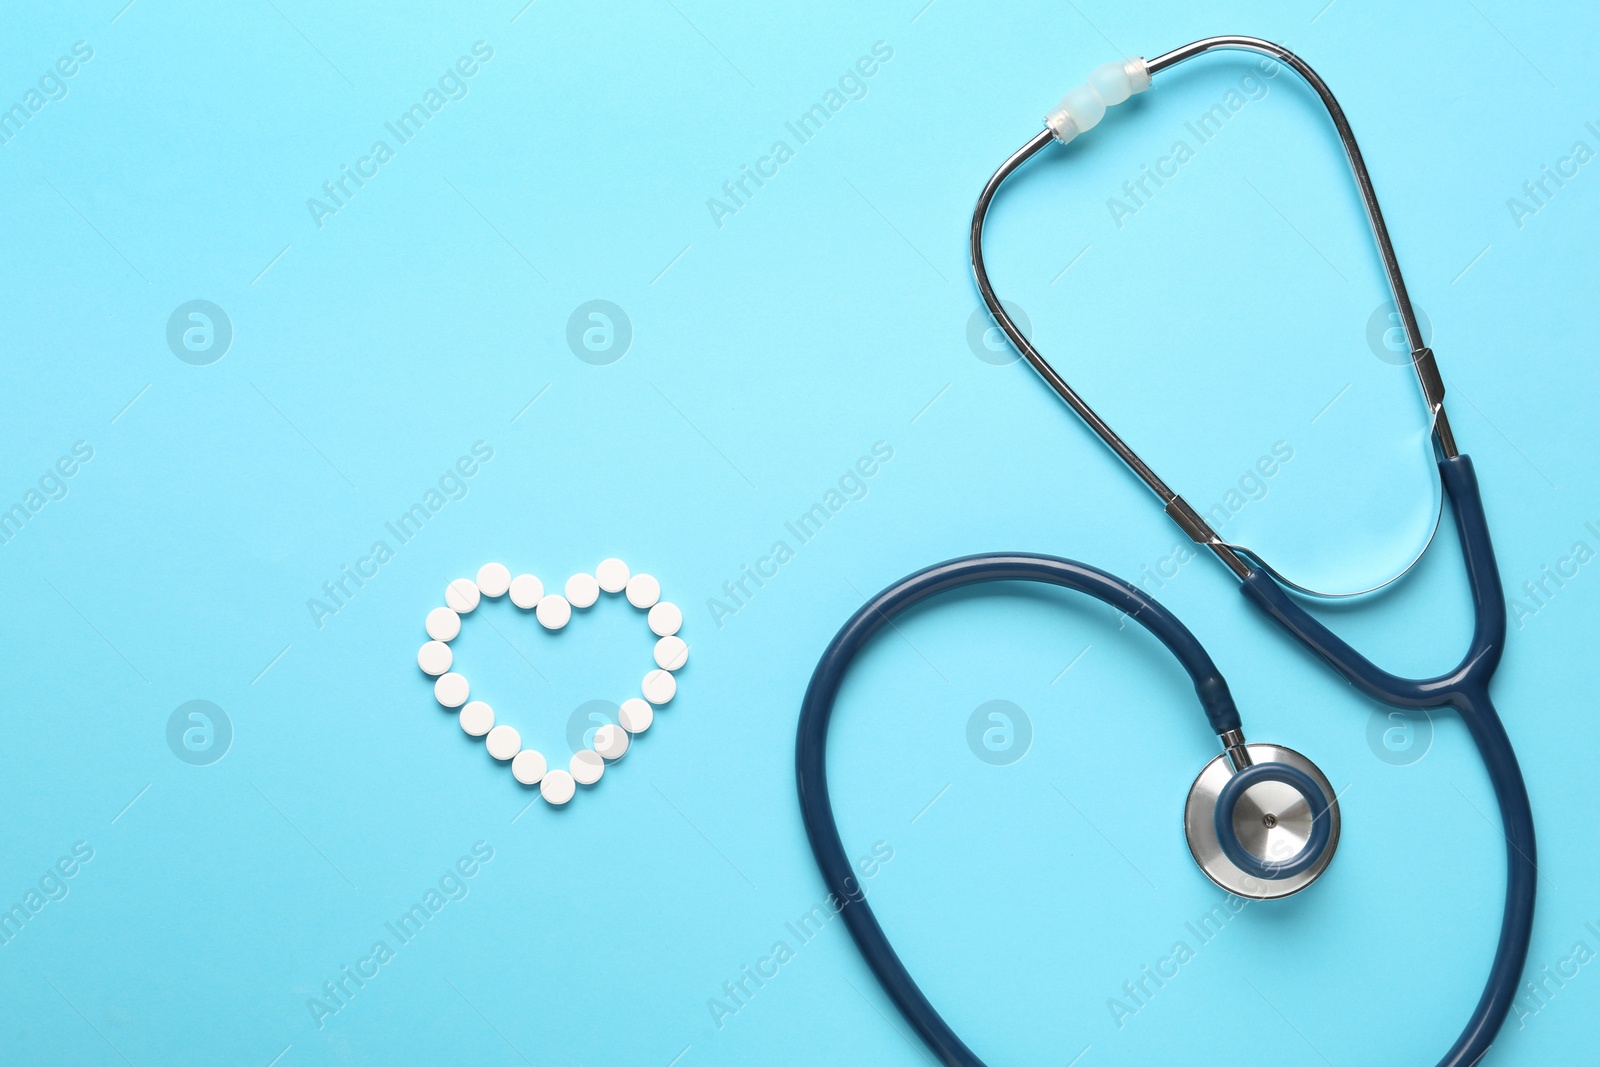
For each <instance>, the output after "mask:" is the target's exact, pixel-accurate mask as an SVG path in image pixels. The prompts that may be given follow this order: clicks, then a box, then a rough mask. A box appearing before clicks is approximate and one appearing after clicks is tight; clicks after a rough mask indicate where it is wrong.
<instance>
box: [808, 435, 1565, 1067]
mask: <svg viewBox="0 0 1600 1067" xmlns="http://www.w3.org/2000/svg"><path fill="white" fill-rule="evenodd" d="M1439 473H1440V478H1441V479H1442V481H1443V484H1444V487H1445V491H1446V493H1447V494H1448V496H1449V498H1450V502H1451V509H1452V514H1453V515H1454V516H1455V522H1456V528H1457V532H1458V534H1459V536H1460V540H1461V550H1462V555H1463V557H1464V559H1465V563H1466V570H1467V579H1468V583H1469V586H1470V588H1471V592H1472V602H1473V608H1474V613H1475V625H1474V628H1473V634H1472V641H1471V645H1470V648H1469V649H1468V652H1467V655H1466V656H1465V657H1464V658H1463V659H1462V661H1461V663H1460V665H1459V666H1457V667H1456V668H1455V669H1454V670H1452V671H1449V672H1448V673H1445V674H1441V675H1438V676H1436V677H1433V678H1423V679H1414V678H1402V677H1400V676H1398V675H1395V674H1391V673H1389V672H1388V671H1385V670H1383V669H1381V668H1380V667H1378V666H1377V665H1376V664H1374V663H1373V662H1372V661H1371V660H1369V659H1367V658H1366V657H1365V656H1363V655H1361V654H1360V653H1359V652H1357V651H1356V650H1355V649H1353V648H1352V647H1350V645H1349V644H1347V643H1346V642H1345V641H1344V640H1343V639H1342V638H1340V637H1338V636H1337V635H1335V634H1334V633H1333V632H1332V631H1331V630H1329V629H1328V628H1327V627H1326V626H1324V625H1323V624H1322V623H1320V622H1318V621H1317V620H1316V619H1315V618H1313V617H1312V616H1311V615H1310V614H1309V613H1308V612H1307V611H1306V610H1305V609H1304V608H1302V607H1300V605H1299V604H1297V603H1295V602H1294V601H1293V600H1292V599H1291V598H1290V596H1289V594H1288V593H1287V592H1286V591H1285V590H1284V589H1283V588H1282V587H1281V586H1279V585H1278V584H1277V583H1276V582H1275V581H1274V580H1273V579H1272V578H1271V577H1270V576H1269V575H1268V574H1267V573H1266V572H1265V571H1264V570H1255V571H1252V572H1251V574H1250V575H1249V576H1247V577H1246V578H1245V579H1244V580H1243V585H1242V588H1243V591H1244V593H1245V595H1246V596H1247V597H1248V598H1249V599H1250V600H1251V601H1252V602H1254V603H1255V604H1256V605H1257V606H1258V607H1260V608H1261V609H1262V610H1263V611H1265V612H1266V613H1267V614H1268V615H1269V616H1270V617H1271V618H1272V619H1273V620H1274V621H1275V622H1277V623H1278V625H1279V626H1281V627H1283V628H1284V629H1285V630H1287V631H1288V632H1289V633H1290V634H1291V635H1292V636H1293V637H1294V638H1295V639H1296V640H1298V641H1299V642H1300V643H1301V644H1303V645H1305V646H1306V647H1307V648H1309V649H1310V650H1311V651H1313V652H1315V653H1316V654H1317V655H1318V656H1320V657H1321V658H1322V659H1323V660H1324V661H1325V662H1326V663H1327V664H1328V665H1329V666H1331V667H1332V668H1333V669H1334V670H1335V671H1337V672H1338V673H1339V674H1340V675H1342V676H1343V677H1344V678H1345V679H1346V680H1347V681H1349V682H1350V684H1351V685H1353V686H1355V687H1356V688H1357V689H1359V690H1361V691H1362V692H1364V693H1366V694H1367V695H1368V696H1370V697H1372V698H1373V699H1375V700H1378V701H1381V702H1383V703H1385V704H1389V705H1391V706H1393V707H1396V708H1402V709H1407V710H1414V709H1440V708H1450V709H1453V710H1454V711H1455V712H1456V713H1457V714H1458V715H1460V716H1461V719H1462V721H1463V722H1464V723H1465V724H1466V726H1467V730H1468V732H1469V733H1470V734H1471V736H1472V740H1473V742H1474V743H1475V744H1476V745H1477V748H1478V752H1479V754H1480V755H1481V756H1482V758H1483V762H1484V767H1485V768H1486V769H1487V771H1488V773H1489V781H1490V783H1491V785H1492V786H1493V788H1494V792H1495V797H1496V799H1497V800H1498V802H1499V807H1500V818H1501V822H1502V824H1503V830H1504V834H1505V839H1506V899H1505V911H1504V915H1503V917H1502V920H1501V926H1500V940H1499V944H1498V945H1497V947H1496V948H1495V954H1494V962H1493V963H1492V964H1491V966H1490V969H1489V978H1488V982H1487V984H1486V985H1485V987H1484V990H1483V995H1482V996H1481V997H1480V998H1479V1000H1478V1004H1477V1007H1476V1008H1475V1009H1474V1010H1473V1012H1472V1015H1471V1017H1470V1018H1469V1019H1468V1021H1467V1025H1466V1027H1465V1028H1464V1029H1463V1030H1462V1031H1461V1035H1460V1036H1459V1037H1458V1038H1457V1039H1456V1041H1455V1044H1454V1045H1452V1046H1451V1048H1450V1051H1449V1052H1448V1053H1446V1054H1445V1057H1444V1058H1443V1059H1442V1060H1440V1061H1439V1067H1470V1065H1472V1064H1476V1063H1477V1062H1478V1061H1479V1060H1480V1059H1481V1058H1482V1057H1483V1056H1484V1054H1485V1053H1486V1052H1488V1050H1489V1046H1490V1045H1491V1044H1492V1043H1493V1041H1494V1038H1495V1035H1496V1034H1497V1033H1498V1032H1499V1030H1500V1026H1501V1024H1502V1023H1503V1022H1504V1021H1505V1017H1506V1013H1507V1012H1508V1011H1509V1010H1510V1007H1511V1003H1512V1001H1513V999H1514V998H1515V997H1516V994H1517V983H1518V980H1519V978H1520V976H1521V974H1522V968H1523V965H1524V963H1525V962H1526V960H1527V955H1528V945H1529V942H1530V940H1531V937H1532V932H1533V904H1534V888H1535V882H1536V879H1537V869H1536V866H1535V855H1536V853H1535V846H1534V834H1533V812H1532V809H1531V808H1530V806H1529V803H1528V790H1527V786H1526V784H1525V783H1524V782H1523V779H1522V771H1521V769H1520V767H1519V766H1518V764H1517V757H1516V753H1515V752H1514V751H1513V750H1512V747H1511V740H1510V738H1509V737H1508V736H1507V734H1506V731H1505V727H1504V726H1503V725H1502V724H1501V722H1500V717H1499V715H1498V714H1497V713H1496V712H1495V709H1494V705H1493V704H1492V703H1491V702H1490V700H1489V679H1490V677H1491V676H1492V675H1493V674H1494V671H1495V668H1496V667H1497V666H1499V663H1500V657H1501V653H1502V651H1503V650H1504V646H1505V636H1506V611H1505V600H1504V597H1503V596H1502V593H1501V586H1500V574H1499V568H1498V566H1497V565H1496V563H1495V556H1494V550H1493V547H1492V545H1491V544H1490V540H1489V526H1488V522H1487V520H1486V518H1485V516H1484V511H1483V500H1482V496H1481V494H1480V492H1479V490H1478V481H1477V476H1476V475H1475V474H1474V473H1473V469H1472V461H1471V459H1470V458H1468V457H1467V456H1456V457H1452V458H1450V459H1446V460H1442V461H1440V465H1439ZM1018 581H1022V582H1043V583H1046V584H1049V585H1056V586H1061V587H1063V588H1066V589H1072V590H1076V591H1077V592H1081V593H1085V594H1088V595H1089V596H1092V597H1094V598H1096V599H1098V600H1100V601H1102V602H1104V603H1106V604H1109V605H1111V606H1112V607H1114V608H1116V609H1118V610H1119V611H1122V612H1124V613H1125V614H1127V615H1128V616H1129V617H1130V618H1132V619H1134V620H1135V621H1136V622H1138V623H1139V624H1140V625H1142V626H1143V627H1145V629H1147V630H1149V631H1150V632H1151V633H1152V634H1154V635H1155V636H1156V637H1157V638H1158V639H1159V640H1160V641H1161V643H1162V644H1163V645H1165V646H1166V647H1167V649H1168V650H1169V651H1171V652H1172V654H1173V655H1174V656H1175V657H1176V658H1177V659H1178V661H1179V663H1180V664H1181V665H1182V666H1183V668H1184V670H1186V671H1187V672H1188V674H1189V676H1190V678H1191V679H1192V680H1193V681H1194V686H1195V692H1196V695H1197V696H1198V697H1199V700H1200V704H1201V707H1202V708H1203V709H1204V711H1205V713H1206V717H1207V719H1208V720H1209V722H1210V725H1211V728H1212V729H1213V730H1214V731H1215V732H1216V733H1218V734H1221V733H1223V732H1225V731H1227V730H1237V729H1239V712H1238V709H1237V707H1236V706H1235V704H1234V701H1233V697H1232V696H1231V695H1230V693H1229V691H1228V686H1227V683H1226V682H1225V681H1224V680H1223V679H1222V676H1221V674H1220V673H1218V671H1217V668H1216V665H1215V664H1214V663H1213V662H1212V660H1211V657H1210V656H1209V655H1208V654H1207V653H1206V651H1205V649H1204V648H1202V647H1201V645H1200V642H1199V641H1198V640H1197V639H1196V638H1195V637H1194V635H1193V634H1192V633H1190V631H1189V630H1188V629H1187V628H1186V627H1185V626H1184V625H1183V623H1182V622H1180V621H1179V620H1178V619H1177V617H1176V616H1174V615H1173V614H1172V613H1171V612H1169V611H1168V610H1167V609H1165V608H1164V607H1162V606H1161V605H1160V604H1159V603H1157V602H1156V601H1155V600H1153V599H1151V598H1150V597H1148V596H1146V595H1145V594H1144V593H1143V592H1141V591H1140V590H1138V589H1137V588H1135V587H1134V586H1132V585H1130V584H1128V583H1127V582H1125V581H1123V580H1122V579H1120V578H1117V577H1115V576H1113V575H1110V574H1107V573H1105V572H1104V571H1101V570H1098V569H1096V568H1094V567H1090V566H1088V565H1086V564H1082V563H1076V562H1073V561H1071V560H1066V559H1061V558H1058V557H1054V556H1041V555H1030V554H1026V553H1006V554H997V555H979V556H965V557H962V558H960V559H953V560H949V561H947V562H944V563H939V564H935V565H934V566H932V567H928V568H926V569H924V570H920V571H917V572H916V573H915V574H912V575H909V576H907V577H905V578H903V579H901V580H900V581H898V582H896V583H895V584H894V585H891V586H890V587H889V588H887V589H885V590H884V591H883V592H881V593H879V594H878V595H877V596H875V597H873V598H872V599H871V600H870V601H868V602H867V603H866V604H864V605H863V606H862V607H861V609H860V610H858V611H857V612H856V613H855V614H854V615H853V616H851V618H850V620H849V621H848V622H847V623H845V625H844V627H843V628H842V629H841V630H840V631H839V632H838V633H837V634H836V635H835V636H834V638H833V640H832V641H831V642H830V643H829V644H828V647H827V649H826V651H824V653H823V655H822V658H821V660H820V661H819V662H818V663H817V667H816V670H815V671H814V672H813V673H812V676H811V682H810V685H809V686H807V688H806V694H805V699H804V700H803V702H802V703H801V707H800V726H799V732H798V736H797V738H796V743H795V772H796V778H797V780H798V785H799V794H800V810H801V814H802V816H803V817H804V820H805V827H806V835H807V837H808V838H809V839H810V842H811V849H812V852H813V853H814V854H815V856H816V860H817V866H818V868H819V869H820V870H821V872H822V877H823V881H824V882H825V883H826V884H827V886H828V888H829V890H830V891H832V892H833V893H834V894H835V895H836V896H837V898H838V899H839V900H840V901H841V902H843V905H844V906H843V908H842V910H841V911H840V914H841V915H842V916H843V918H844V920H845V925H846V927H847V928H848V929H849V930H850V935H851V937H852V938H854V939H855V942H856V946H857V947H858V948H859V949H860V950H861V954H862V956H863V958H864V959H865V960H866V961H867V965H868V966H870V967H871V968H872V971H873V973H874V974H875V975H876V976H877V978H878V981H879V982H880V983H881V984H882V985H883V988H884V990H885V992H887V993H888V994H889V997H890V999H892V1000H893V1001H894V1002H895V1005H896V1006H897V1007H898V1008H899V1009H900V1012H901V1014H903V1015H904V1016H905V1018H906V1020H907V1021H908V1022H909V1023H910V1024H911V1025H912V1027H913V1028H914V1029H915V1030H916V1031H917V1033H918V1034H919V1035H921V1037H922V1039H923V1041H924V1042H925V1043H926V1044H927V1046H928V1048H929V1049H931V1050H932V1051H933V1053H934V1054H935V1055H936V1056H938V1057H939V1061H940V1062H941V1063H944V1064H947V1065H949V1067H984V1064H983V1061H982V1060H980V1059H978V1057H977V1056H976V1055H975V1054H974V1053H973V1052H972V1050H971V1049H969V1048H967V1046H966V1045H965V1044H964V1043H963V1042H962V1040H961V1039H960V1038H959V1037H958V1036H957V1035H956V1033H955V1031H954V1030H952V1029H951V1028H950V1026H949V1025H948V1024H947V1023H946V1022H945V1021H944V1019H943V1017H942V1016H940V1014H939V1012H938V1011H937V1010H936V1009H935V1008H934V1007H933V1005H932V1004H931V1003H930V1002H929V1001H928V998H927V997H926V996H925V995H924V994H923V992H922V990H921V989H920V988H919V987H918V986H917V983H916V981H915V980H913V979H912V977H911V974H910V972H908V971H907V970H906V967H905V965H904V964H903V963H902V962H901V961H900V957H899V956H898V955H897V954H896V953H895V951H894V948H893V947H892V946H891V945H890V944H889V939H888V937H887V936H886V935H885V934H884V932H883V928H882V927H881V926H880V925H879V924H878V920H877V917H876V916H875V915H874V914H873V912H872V907H871V905H869V904H868V903H867V901H866V899H865V895H864V893H863V890H862V887H861V885H860V883H859V881H858V880H857V879H856V877H855V874H854V872H853V870H852V868H851V865H850V860H849V858H848V857H847V855H846V854H845V849H844V843H843V841H842V840H841V839H840V837H839V829H838V826H837V824H836V822H835V820H834V814H833V803H832V801H831V800H830V799H829V795H828V772H827V740H828V724H829V721H830V719H831V717H832V714H833V706H834V702H835V700H836V699H837V697H838V694H839V687H840V685H841V684H842V683H843V681H844V677H845V674H846V672H847V671H848V669H849V667H850V664H851V663H852V661H853V660H854V659H855V657H856V655H857V653H859V652H860V651H861V649H862V647H863V646H865V645H866V643H867V642H868V641H869V640H870V639H871V638H872V636H873V635H874V634H875V633H877V632H878V630H879V629H881V628H882V627H883V626H884V625H886V624H888V623H889V621H890V620H892V619H893V618H894V617H895V616H897V615H900V614H902V613H903V612H905V611H907V610H909V609H910V608H912V607H914V606H915V605H917V604H919V603H921V602H923V601H925V600H927V599H929V598H930V597H934V596H937V595H939V594H941V593H945V592H949V591H951V590H954V589H958V588H961V587H963V586H969V585H974V584H980V583H988V582H1018Z"/></svg>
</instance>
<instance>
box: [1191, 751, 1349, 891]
mask: <svg viewBox="0 0 1600 1067" xmlns="http://www.w3.org/2000/svg"><path fill="white" fill-rule="evenodd" d="M1244 751H1245V752H1246V753H1248V755H1249V759H1250V763H1249V764H1248V765H1247V766H1244V767H1235V765H1234V759H1233V757H1232V756H1230V755H1229V754H1228V753H1222V754H1219V755H1218V756H1217V757H1216V758H1215V759H1213V760H1212V761H1211V762H1210V763H1207V764H1206V765H1205V767H1204V768H1203V769H1202V770H1201V771H1200V774H1199V776H1198V777H1196V778H1195V780H1194V785H1192V786H1190V787H1189V799H1188V801H1187V803H1185V805H1184V810H1183V832H1184V836H1185V837H1187V838H1188V841H1189V852H1190V854H1191V855H1193V856H1194V861H1195V862H1196V863H1197V864H1199V865H1200V869H1201V870H1202V871H1204V872H1205V875H1206V877H1207V878H1209V879H1211V880H1212V881H1213V882H1215V883H1216V884H1217V885H1219V886H1221V887H1222V888H1223V889H1225V890H1227V891H1228V892H1230V893H1232V894H1234V895H1235V896H1240V897H1247V898H1249V899H1251V900H1275V899H1277V898H1278V897H1286V896H1289V895H1291V894H1294V893H1298V892H1299V891H1300V890H1302V889H1304V888H1305V887H1306V886H1308V885H1310V884H1311V883H1312V882H1314V881H1316V880H1317V879H1318V878H1319V877H1321V875H1322V872H1323V871H1325V870H1327V869H1328V864H1329V863H1330V862H1331V861H1332V860H1333V853H1334V851H1335V850H1336V849H1337V848H1338V845H1339V801H1338V798H1337V797H1336V796H1335V795H1334V791H1333V786H1332V784H1331V783H1330V782H1329V781H1328V779H1327V778H1326V777H1325V776H1324V775H1323V773H1322V772H1321V771H1320V770H1318V769H1317V765H1316V764H1314V763H1312V762H1311V761H1310V760H1308V759H1306V758H1305V757H1304V756H1302V755H1301V754H1300V753H1298V752H1296V751H1295V750H1294V749H1292V748H1285V747H1283V746H1282V745H1262V744H1252V745H1245V746H1244Z"/></svg>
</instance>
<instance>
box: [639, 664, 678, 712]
mask: <svg viewBox="0 0 1600 1067" xmlns="http://www.w3.org/2000/svg"><path fill="white" fill-rule="evenodd" d="M641 688H642V689H643V690H644V698H645V699H646V700H648V701H649V702H650V703H652V704H665V703H666V702H667V701H669V700H671V699H672V694H674V693H676V692H677V691H678V680H677V679H676V678H674V677H673V676H672V672H671V671H651V672H650V673H649V674H647V675H645V676H644V685H643V686H641Z"/></svg>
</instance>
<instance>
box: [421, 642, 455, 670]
mask: <svg viewBox="0 0 1600 1067" xmlns="http://www.w3.org/2000/svg"><path fill="white" fill-rule="evenodd" d="M453 658H454V657H453V656H452V655H451V654H450V646H449V645H447V644H445V643H444V642H443V641H429V642H428V643H427V644H425V645H423V646H422V647H421V648H419V649H417V666H419V667H421V668H422V673H423V674H433V675H439V674H443V673H444V672H445V671H447V670H449V669H450V661H451V660H452V659H453Z"/></svg>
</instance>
